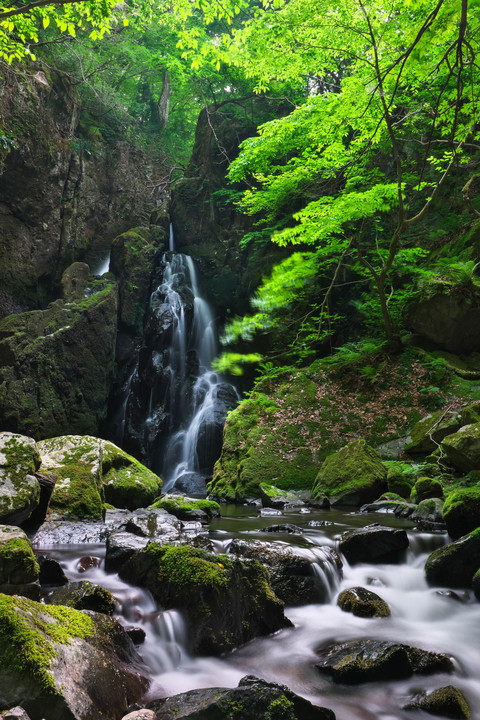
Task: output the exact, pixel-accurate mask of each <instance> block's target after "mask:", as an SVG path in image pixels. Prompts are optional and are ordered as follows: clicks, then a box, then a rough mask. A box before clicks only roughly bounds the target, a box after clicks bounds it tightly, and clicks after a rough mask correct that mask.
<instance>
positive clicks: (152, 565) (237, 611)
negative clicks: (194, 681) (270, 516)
mask: <svg viewBox="0 0 480 720" xmlns="http://www.w3.org/2000/svg"><path fill="white" fill-rule="evenodd" d="M119 573H120V576H121V577H122V578H123V579H125V580H127V581H128V582H132V583H134V584H136V585H141V586H144V587H146V588H148V589H149V590H150V591H151V593H152V594H153V596H154V598H155V599H156V600H158V602H160V603H161V604H162V605H163V607H165V608H171V607H174V608H178V609H180V610H183V611H184V613H185V614H186V616H187V618H188V620H189V622H190V639H191V643H192V648H193V650H194V651H196V652H198V653H200V654H218V653H222V652H226V651H228V650H233V649H234V648H235V647H237V646H239V645H241V644H243V643H245V642H247V641H248V640H250V639H251V638H253V637H255V636H257V635H265V634H267V633H271V632H274V631H275V630H278V629H279V628H281V627H286V626H287V625H289V624H290V623H289V621H288V620H287V619H286V618H285V616H284V614H283V603H282V602H281V601H280V600H279V599H278V598H277V597H276V596H275V594H274V593H273V591H272V589H271V587H270V585H269V582H268V575H267V572H266V570H265V568H264V567H263V566H262V565H261V564H260V563H258V562H255V561H252V562H241V561H240V560H235V559H234V560H232V559H230V558H228V557H227V556H226V555H212V554H209V553H207V552H206V551H204V550H201V549H199V548H194V547H190V546H185V545H184V546H180V547H174V546H172V545H163V546H160V545H159V544H158V543H150V544H149V545H148V546H147V547H146V548H145V550H141V551H138V552H136V553H134V555H132V556H131V558H130V559H129V560H128V561H127V562H126V563H125V565H123V566H122V567H121V568H120V570H119Z"/></svg>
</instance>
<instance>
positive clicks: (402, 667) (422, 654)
mask: <svg viewBox="0 0 480 720" xmlns="http://www.w3.org/2000/svg"><path fill="white" fill-rule="evenodd" d="M317 653H318V655H319V657H320V661H319V662H318V663H317V664H316V666H315V667H316V668H317V669H318V670H320V672H322V673H325V674H327V675H329V676H330V677H331V678H332V680H333V681H334V682H337V683H343V684H346V685H351V684H357V683H362V682H372V681H373V682H376V681H379V680H400V679H402V678H407V677H410V675H412V674H413V673H420V674H430V673H435V672H442V673H443V672H452V671H453V662H452V660H451V659H450V658H449V657H448V655H443V654H440V653H434V652H429V651H427V650H420V649H419V648H415V647H411V646H409V645H403V644H402V643H396V642H391V641H381V640H351V641H349V642H345V643H334V644H331V645H327V646H326V647H323V648H320V649H319V650H317Z"/></svg>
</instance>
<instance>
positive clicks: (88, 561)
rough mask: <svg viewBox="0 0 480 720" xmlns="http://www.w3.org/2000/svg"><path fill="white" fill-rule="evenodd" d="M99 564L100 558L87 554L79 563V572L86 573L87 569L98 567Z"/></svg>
mask: <svg viewBox="0 0 480 720" xmlns="http://www.w3.org/2000/svg"><path fill="white" fill-rule="evenodd" d="M99 564H100V563H99V561H98V558H96V557H91V556H90V555H85V556H84V557H82V558H80V560H79V561H78V563H77V572H80V573H84V572H86V571H87V570H91V569H92V568H96V567H98V566H99Z"/></svg>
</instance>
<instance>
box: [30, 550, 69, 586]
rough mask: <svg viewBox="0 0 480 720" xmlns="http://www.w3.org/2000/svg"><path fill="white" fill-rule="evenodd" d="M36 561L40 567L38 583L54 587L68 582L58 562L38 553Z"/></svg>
mask: <svg viewBox="0 0 480 720" xmlns="http://www.w3.org/2000/svg"><path fill="white" fill-rule="evenodd" d="M37 562H38V565H39V567H40V576H39V580H40V585H42V586H44V585H45V586H47V587H48V586H51V587H56V586H60V585H66V584H67V583H68V578H67V576H66V575H65V573H64V571H63V568H62V566H61V565H60V563H59V562H57V561H56V560H53V559H52V558H49V557H46V556H45V555H38V556H37Z"/></svg>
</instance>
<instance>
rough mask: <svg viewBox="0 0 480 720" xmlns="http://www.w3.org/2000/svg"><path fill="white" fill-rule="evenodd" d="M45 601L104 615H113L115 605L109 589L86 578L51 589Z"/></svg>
mask: <svg viewBox="0 0 480 720" xmlns="http://www.w3.org/2000/svg"><path fill="white" fill-rule="evenodd" d="M47 603H48V604H49V605H67V606H68V607H73V608H75V609H76V610H93V611H95V612H99V613H104V614H105V615H113V613H114V612H115V605H116V603H115V598H114V597H113V595H112V593H111V592H110V591H109V590H107V589H106V588H102V587H100V586H99V585H95V584H94V583H91V582H89V581H88V580H81V581H80V582H74V583H70V584H69V585H67V586H66V587H62V588H58V589H57V590H53V591H52V592H51V593H50V594H49V595H48V596H47Z"/></svg>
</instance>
